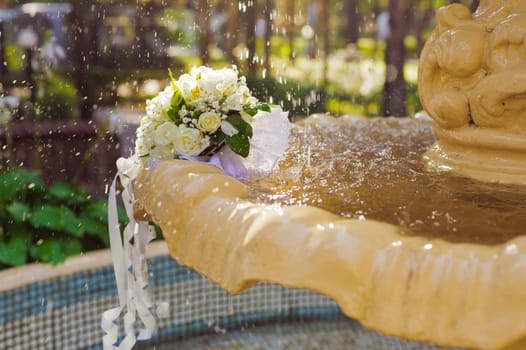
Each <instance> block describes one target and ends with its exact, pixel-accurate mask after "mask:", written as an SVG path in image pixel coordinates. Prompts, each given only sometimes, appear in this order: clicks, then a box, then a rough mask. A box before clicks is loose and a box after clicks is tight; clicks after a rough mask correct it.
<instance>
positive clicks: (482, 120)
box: [418, 0, 526, 184]
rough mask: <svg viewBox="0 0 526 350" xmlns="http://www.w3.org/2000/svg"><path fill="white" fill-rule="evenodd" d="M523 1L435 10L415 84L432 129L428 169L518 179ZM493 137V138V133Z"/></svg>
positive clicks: (523, 144)
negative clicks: (436, 138)
mask: <svg viewBox="0 0 526 350" xmlns="http://www.w3.org/2000/svg"><path fill="white" fill-rule="evenodd" d="M525 38H526V2H524V1H518V0H513V1H504V0H500V1H490V0H486V1H484V0H482V1H481V3H480V6H479V9H478V10H477V12H476V13H475V14H474V15H473V16H472V15H471V14H470V12H469V10H468V9H467V8H466V7H465V6H463V5H460V4H453V5H450V6H448V7H445V8H442V9H440V10H439V11H438V13H437V27H436V29H435V31H434V33H433V35H432V36H431V38H430V39H429V40H428V42H427V43H426V45H425V47H424V50H423V52H422V56H421V63H420V66H419V77H418V87H419V93H420V98H421V101H422V104H423V106H424V109H425V110H426V111H427V112H428V113H429V114H430V115H431V117H432V118H433V119H434V120H435V121H436V127H435V129H436V132H437V134H438V135H439V136H440V140H439V141H438V142H437V144H436V145H435V146H434V147H433V148H432V149H430V151H429V152H428V154H427V156H428V157H429V167H430V168H431V169H439V170H452V171H455V172H457V173H460V174H463V175H467V176H470V177H474V178H477V179H480V180H484V181H492V182H506V183H508V182H509V183H519V184H526V40H525ZM497 139H498V142H496V140H497Z"/></svg>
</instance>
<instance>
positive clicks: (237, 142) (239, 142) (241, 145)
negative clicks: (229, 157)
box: [226, 133, 250, 158]
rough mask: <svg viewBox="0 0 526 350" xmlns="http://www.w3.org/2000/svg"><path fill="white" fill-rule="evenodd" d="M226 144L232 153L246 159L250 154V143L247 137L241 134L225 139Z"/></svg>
mask: <svg viewBox="0 0 526 350" xmlns="http://www.w3.org/2000/svg"><path fill="white" fill-rule="evenodd" d="M226 143H227V145H228V146H229V147H230V149H231V150H232V151H234V152H235V153H237V154H239V155H240V156H241V157H243V158H246V157H247V156H248V154H249V152H250V142H249V140H248V137H247V136H245V135H243V134H242V133H238V134H235V135H232V136H227V137H226Z"/></svg>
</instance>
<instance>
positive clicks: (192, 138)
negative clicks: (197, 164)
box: [173, 125, 209, 156]
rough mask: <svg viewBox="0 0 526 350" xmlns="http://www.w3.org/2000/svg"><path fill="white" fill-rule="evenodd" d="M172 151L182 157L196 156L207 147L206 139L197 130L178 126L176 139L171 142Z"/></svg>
mask: <svg viewBox="0 0 526 350" xmlns="http://www.w3.org/2000/svg"><path fill="white" fill-rule="evenodd" d="M173 145H174V150H175V151H176V152H177V153H178V154H179V155H182V156H198V155H199V154H201V152H203V151H204V150H205V148H207V147H208V146H209V141H208V139H206V138H204V137H203V134H201V132H200V131H199V130H198V129H194V128H189V127H187V126H185V125H179V128H178V135H177V138H176V139H175V140H174V141H173Z"/></svg>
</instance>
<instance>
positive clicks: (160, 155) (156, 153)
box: [148, 144, 174, 160]
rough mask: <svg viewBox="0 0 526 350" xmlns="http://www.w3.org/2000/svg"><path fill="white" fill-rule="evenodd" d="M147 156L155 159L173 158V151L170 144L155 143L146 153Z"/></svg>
mask: <svg viewBox="0 0 526 350" xmlns="http://www.w3.org/2000/svg"><path fill="white" fill-rule="evenodd" d="M148 156H149V158H154V159H157V160H165V159H173V157H174V152H173V146H172V144H168V145H156V146H155V147H154V148H153V149H152V150H150V152H149V154H148Z"/></svg>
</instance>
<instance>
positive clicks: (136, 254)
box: [101, 157, 168, 350]
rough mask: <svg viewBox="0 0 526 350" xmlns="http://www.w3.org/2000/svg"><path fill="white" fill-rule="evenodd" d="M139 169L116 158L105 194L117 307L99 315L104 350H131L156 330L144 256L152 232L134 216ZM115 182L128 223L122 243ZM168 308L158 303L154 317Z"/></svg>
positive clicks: (132, 162)
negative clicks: (114, 171) (137, 327)
mask: <svg viewBox="0 0 526 350" xmlns="http://www.w3.org/2000/svg"><path fill="white" fill-rule="evenodd" d="M139 167H140V165H139V162H138V161H137V160H136V159H135V158H133V157H132V158H129V159H125V158H119V160H117V169H118V172H117V175H116V176H115V178H114V179H113V182H112V184H111V186H110V189H109V194H108V229H109V233H110V246H111V254H112V258H113V269H114V272H115V281H116V284H117V290H118V294H119V307H116V308H113V309H109V310H106V311H105V312H104V313H103V314H102V320H101V328H102V329H103V331H104V332H105V333H106V334H105V335H104V337H103V338H102V344H103V350H131V349H132V348H133V346H134V345H135V343H136V341H137V340H146V339H150V338H151V337H152V335H153V333H154V331H155V329H156V328H157V323H156V320H155V316H154V312H153V308H154V302H153V300H152V297H151V295H150V292H149V289H148V266H147V263H146V256H145V248H146V245H147V244H148V242H150V241H151V240H152V239H153V238H155V232H154V230H153V229H152V227H150V225H149V224H148V223H147V222H144V221H137V220H135V217H134V215H133V206H134V204H135V196H134V193H133V185H134V180H135V178H136V177H137V174H138V172H139ZM117 180H120V183H121V185H122V186H123V190H122V193H121V197H122V201H123V202H124V208H125V210H126V214H127V216H128V219H129V222H128V224H127V225H126V227H125V228H124V232H123V233H122V239H121V230H120V227H119V220H118V215H117V190H116V187H117ZM167 308H168V305H167V303H160V304H159V305H158V306H157V315H159V316H164V315H165V314H166V313H167ZM124 310H125V311H126V313H125V314H124V333H125V336H124V338H123V339H122V341H121V342H120V344H118V345H116V344H117V343H118V340H119V326H118V325H117V324H116V323H115V321H116V320H117V319H118V318H119V316H121V314H122V313H123V312H124ZM137 317H138V318H139V320H140V321H141V323H142V325H143V328H141V329H140V330H139V332H138V334H137V335H136V333H135V328H134V325H135V322H136V321H137Z"/></svg>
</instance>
